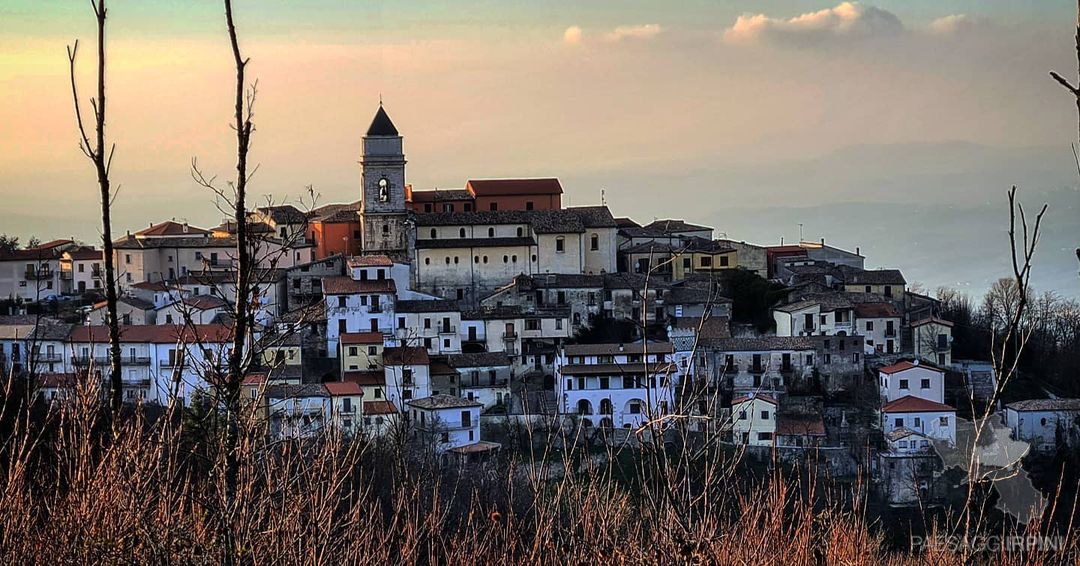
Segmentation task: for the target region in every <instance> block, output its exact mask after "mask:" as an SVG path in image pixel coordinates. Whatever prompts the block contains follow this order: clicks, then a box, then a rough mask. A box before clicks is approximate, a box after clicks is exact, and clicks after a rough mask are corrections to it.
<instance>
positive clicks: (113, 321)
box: [68, 0, 124, 412]
mask: <svg viewBox="0 0 1080 566" xmlns="http://www.w3.org/2000/svg"><path fill="white" fill-rule="evenodd" d="M90 6H91V7H93V9H94V16H96V17H97V32H98V34H97V35H98V37H97V63H98V72H97V97H96V98H91V99H90V106H91V107H92V108H93V109H94V129H95V140H94V143H93V144H91V142H90V137H89V136H88V135H87V133H86V126H85V125H84V124H83V117H82V110H81V108H80V106H79V89H78V88H77V87H76V83H75V57H76V55H77V54H78V51H79V41H78V40H75V43H74V45H73V46H71V47H68V66H69V70H70V72H71V98H72V100H73V101H74V103H75V121H76V123H77V124H78V126H79V135H80V137H81V139H80V140H79V149H81V150H82V152H83V154H85V155H86V157H87V158H89V159H90V161H91V162H93V164H94V169H95V170H96V171H97V178H98V186H99V188H100V189H101V243H102V247H103V250H104V251H103V252H102V255H104V258H103V259H104V261H105V302H106V307H105V308H106V310H107V312H108V316H107V319H108V320H107V322H108V325H109V367H110V373H109V376H110V378H111V381H112V397H111V399H112V409H113V412H117V411H119V410H120V406H121V404H122V403H123V401H124V384H123V381H121V374H120V322H119V321H118V320H117V318H116V316H117V315H116V269H115V267H114V266H113V245H112V218H111V212H110V209H111V206H112V199H113V197H114V195H113V193H112V188H111V184H110V180H109V172H110V171H111V170H112V158H113V153H114V152H115V151H116V144H115V143H114V144H112V145H111V146H110V147H109V149H108V153H107V154H106V151H105V18H106V16H107V14H108V11H107V10H106V8H105V0H90Z"/></svg>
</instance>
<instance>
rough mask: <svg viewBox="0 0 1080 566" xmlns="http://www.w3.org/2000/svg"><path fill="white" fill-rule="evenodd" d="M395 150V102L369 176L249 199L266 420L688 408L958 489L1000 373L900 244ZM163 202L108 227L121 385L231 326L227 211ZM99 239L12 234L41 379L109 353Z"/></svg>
mask: <svg viewBox="0 0 1080 566" xmlns="http://www.w3.org/2000/svg"><path fill="white" fill-rule="evenodd" d="M405 169H406V159H405V153H404V147H403V136H402V135H401V133H400V132H399V131H398V130H397V128H396V126H395V125H394V123H393V121H392V120H391V119H390V117H389V115H388V114H387V112H386V111H385V110H384V109H383V107H382V106H381V105H380V107H379V108H378V110H377V113H376V115H375V117H374V119H373V121H372V122H371V125H370V127H369V129H368V130H367V132H366V134H365V135H364V137H363V147H362V150H361V159H360V170H361V171H360V172H361V179H362V186H361V188H360V191H358V195H357V196H358V197H359V200H357V201H356V202H350V203H342V204H328V205H323V206H319V207H315V208H312V209H310V210H302V209H301V208H300V207H297V206H294V205H289V204H282V205H276V206H266V207H262V208H257V209H256V210H254V211H253V212H251V214H250V217H249V219H248V225H247V228H248V232H249V233H250V234H253V235H254V237H253V243H252V252H253V254H254V256H255V258H256V261H257V263H258V269H257V270H256V272H255V274H254V275H255V277H254V278H253V281H252V285H253V288H254V290H255V294H254V296H255V299H254V301H253V302H252V306H253V310H254V314H253V317H252V318H253V322H254V326H255V331H254V333H253V335H252V336H251V346H252V349H253V351H254V352H256V356H257V359H256V360H255V361H254V363H253V364H252V370H251V371H250V372H249V373H248V375H247V377H246V379H245V381H244V386H243V387H244V393H243V397H244V399H245V400H246V402H249V403H251V404H253V406H255V407H256V408H257V411H258V413H259V415H260V418H261V420H262V421H263V422H264V424H265V428H266V434H267V435H268V436H269V437H271V438H276V439H300V438H306V437H309V436H314V435H318V434H321V433H323V432H325V431H326V430H327V429H328V428H334V429H336V430H339V431H341V432H342V433H344V434H345V435H347V436H361V435H362V436H367V437H373V438H376V437H379V436H382V435H388V434H393V433H395V431H401V430H404V431H408V433H409V434H410V438H412V439H413V441H414V442H416V443H417V444H420V445H422V446H424V447H425V448H427V449H429V450H430V451H431V453H433V454H435V455H437V456H438V457H439V458H440V460H441V461H442V462H444V463H445V464H446V465H450V464H452V463H470V462H476V461H484V460H485V459H487V458H491V457H492V456H493V455H496V454H498V453H499V451H500V450H504V449H508V447H507V446H505V444H506V439H505V438H503V436H502V434H501V432H500V431H502V430H504V429H505V427H506V425H511V424H515V423H517V424H520V423H527V422H531V423H545V422H546V423H555V424H556V426H558V427H561V428H563V429H564V430H566V431H569V432H571V433H573V434H576V435H580V436H581V437H584V438H587V439H588V440H589V441H590V442H597V443H600V444H618V443H634V442H640V441H641V439H642V435H643V434H644V433H646V432H648V430H653V429H648V427H646V426H645V425H646V423H655V422H658V421H663V420H664V419H668V418H670V417H673V416H678V417H679V418H680V419H682V420H683V422H688V423H689V424H688V427H689V428H690V430H695V431H702V430H710V431H712V432H717V433H720V434H722V435H723V436H724V437H725V440H726V442H727V443H729V444H730V445H732V446H740V447H743V448H745V449H746V450H747V451H749V452H751V453H753V452H755V451H756V452H758V453H779V454H781V455H782V456H783V457H785V458H795V459H797V458H800V457H801V456H803V455H805V454H806V453H808V452H810V451H813V452H815V453H818V454H823V455H825V459H826V461H827V462H828V465H829V467H830V469H831V470H833V471H834V473H837V474H839V475H843V474H854V473H855V471H856V470H857V469H860V468H865V469H870V470H872V471H873V473H874V478H873V479H874V480H875V484H876V485H878V486H879V487H880V488H881V493H882V495H883V497H884V498H885V499H886V500H887V501H888V502H889V503H891V504H893V505H916V504H920V503H925V502H927V501H933V500H935V499H941V498H943V497H944V496H945V493H944V492H945V490H946V487H947V486H945V485H943V484H942V482H941V481H940V471H941V466H942V464H941V459H940V457H939V456H938V452H937V450H936V449H935V446H938V447H941V446H949V445H955V444H956V443H957V432H958V425H959V422H960V419H961V418H964V417H966V418H969V419H970V418H971V409H970V405H972V404H977V403H979V402H986V401H988V400H990V399H991V398H992V396H993V393H994V391H995V390H996V388H997V383H996V376H995V372H994V369H993V367H992V365H991V364H989V363H988V362H983V361H973V360H962V359H955V358H954V357H953V353H952V343H953V341H952V331H953V328H954V322H953V321H950V320H946V319H945V318H944V317H943V316H942V313H941V309H940V304H939V302H938V300H937V299H935V298H934V297H930V296H927V295H924V294H921V293H918V292H915V291H913V290H912V289H911V288H909V284H908V282H907V281H906V280H905V278H904V276H903V274H902V271H901V269H900V267H901V266H894V267H893V268H889V269H867V268H866V257H864V256H863V255H862V250H861V249H860V248H859V247H856V248H855V249H854V250H846V249H840V248H838V247H834V246H833V245H830V244H829V243H827V242H826V241H825V240H824V239H822V240H819V241H814V242H805V241H800V242H795V243H786V244H785V243H781V244H779V245H759V244H754V243H749V242H745V241H741V240H736V239H729V238H717V237H715V235H714V229H713V228H711V227H708V226H700V225H694V224H690V223H687V222H685V221H683V220H680V219H659V220H653V221H651V222H647V223H642V222H639V221H635V220H634V219H631V218H627V217H623V216H619V215H618V214H617V211H612V210H610V209H609V207H608V206H574V207H571V206H563V202H562V200H563V198H562V197H563V188H562V185H561V184H560V182H559V180H558V179H557V178H519V179H473V180H468V181H467V182H466V183H465V186H464V188H460V189H427V190H422V189H416V188H414V187H412V186H411V185H410V184H408V183H407V182H406V175H405ZM148 220H149V222H148V224H149V226H148V227H146V228H143V229H141V230H136V231H128V232H127V233H126V234H125V235H124V236H123V237H120V238H119V239H117V240H116V241H115V242H114V249H115V253H114V257H113V259H114V262H115V265H116V269H117V285H118V287H119V290H120V298H119V311H118V318H119V322H120V324H121V352H122V368H123V376H122V380H123V385H124V399H125V400H126V401H127V402H130V403H132V404H142V405H145V406H151V405H162V406H163V405H167V404H169V403H177V404H180V405H183V406H192V405H194V404H196V403H197V402H198V400H199V399H200V398H202V397H205V396H206V395H207V394H208V391H209V389H210V387H209V386H208V381H207V373H208V372H209V371H212V368H213V366H214V365H215V364H217V363H220V360H221V358H222V356H223V355H224V354H225V352H227V351H228V349H229V348H230V347H231V342H232V337H231V336H232V334H231V328H232V326H231V325H232V319H231V317H232V314H233V312H234V311H233V306H232V305H233V301H234V300H235V297H236V281H237V276H236V267H237V264H236V257H235V256H236V253H235V252H236V248H237V237H236V231H237V226H236V225H235V223H230V222H224V223H223V224H221V225H220V226H217V227H213V228H202V227H196V226H193V225H189V224H188V223H186V222H178V221H175V220H164V221H160V219H148ZM102 262H103V256H102V251H101V250H100V249H98V248H96V247H93V246H88V245H85V244H84V243H80V242H76V241H73V240H68V239H64V240H54V241H49V242H47V243H37V242H35V243H34V245H32V246H29V247H25V248H21V249H7V250H3V251H0V298H3V299H5V301H4V303H3V305H4V306H3V308H4V309H6V310H7V314H6V315H4V316H0V370H2V372H3V373H4V374H5V375H6V374H8V372H12V373H13V374H15V375H20V376H26V377H27V378H28V379H30V380H31V383H33V384H34V386H35V387H36V388H37V389H38V391H39V392H40V396H41V399H42V401H43V402H45V403H63V402H64V400H65V399H69V398H71V397H72V396H73V395H74V394H75V393H74V392H75V391H76V390H77V389H78V388H79V387H80V386H81V385H83V382H84V381H85V380H87V379H94V380H107V379H108V378H109V377H110V376H109V375H108V372H109V371H110V370H109V367H110V366H109V362H108V348H109V337H108V327H107V325H106V321H107V315H106V309H105V304H104V303H103V302H101V297H102V288H103V280H102V277H103V274H102ZM0 312H2V311H0ZM1033 395H1035V392H1033ZM1036 396H1037V395H1036ZM958 400H962V401H964V402H965V403H966V404H967V405H968V408H967V409H964V408H962V407H958V405H959V403H958ZM969 400H970V401H971V402H968V401H969ZM958 409H959V411H960V413H961V414H960V415H959V416H958ZM1001 412H1002V414H1004V415H1005V423H1006V426H1008V427H1009V428H1010V429H1011V431H1012V434H1013V435H1014V437H1015V438H1016V439H1017V440H1023V441H1025V442H1027V443H1029V444H1030V445H1031V448H1032V450H1036V451H1039V450H1053V449H1054V448H1055V446H1057V445H1058V443H1060V442H1062V441H1063V440H1062V438H1064V441H1066V442H1070V443H1071V442H1074V441H1075V439H1076V438H1077V432H1078V425H1077V422H1078V421H1077V417H1078V416H1080V400H1075V399H1062V398H1054V399H1050V398H1047V399H1039V398H1035V399H1029V400H1026V401H1018V402H1013V403H1009V404H1008V405H1006V406H1004V407H1002V408H1001Z"/></svg>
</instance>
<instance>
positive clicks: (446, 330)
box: [439, 325, 457, 334]
mask: <svg viewBox="0 0 1080 566" xmlns="http://www.w3.org/2000/svg"><path fill="white" fill-rule="evenodd" d="M439 334H457V327H456V326H452V325H451V326H440V327H439Z"/></svg>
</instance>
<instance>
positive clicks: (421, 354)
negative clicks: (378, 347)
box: [383, 346, 430, 366]
mask: <svg viewBox="0 0 1080 566" xmlns="http://www.w3.org/2000/svg"><path fill="white" fill-rule="evenodd" d="M429 363H430V360H429V358H428V353H427V350H426V349H424V348H421V347H419V346H403V347H391V348H386V349H385V350H383V364H384V365H388V366H404V365H420V366H426V365H428V364H429Z"/></svg>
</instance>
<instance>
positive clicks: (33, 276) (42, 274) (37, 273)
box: [23, 267, 53, 281]
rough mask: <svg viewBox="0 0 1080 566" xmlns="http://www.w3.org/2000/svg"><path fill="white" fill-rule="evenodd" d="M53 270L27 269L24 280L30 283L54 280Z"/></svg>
mask: <svg viewBox="0 0 1080 566" xmlns="http://www.w3.org/2000/svg"><path fill="white" fill-rule="evenodd" d="M52 276H53V270H52V269H49V268H47V267H45V268H41V269H36V270H35V269H27V270H26V273H24V274H23V278H24V279H26V280H28V281H34V280H42V279H52Z"/></svg>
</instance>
